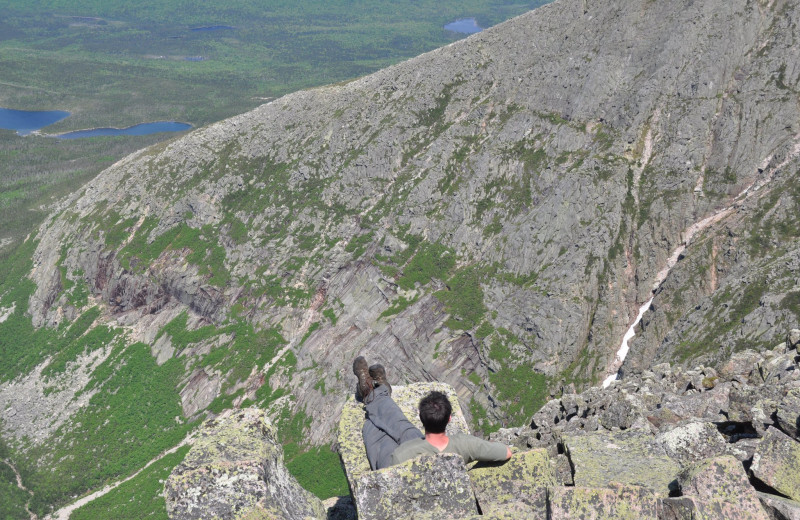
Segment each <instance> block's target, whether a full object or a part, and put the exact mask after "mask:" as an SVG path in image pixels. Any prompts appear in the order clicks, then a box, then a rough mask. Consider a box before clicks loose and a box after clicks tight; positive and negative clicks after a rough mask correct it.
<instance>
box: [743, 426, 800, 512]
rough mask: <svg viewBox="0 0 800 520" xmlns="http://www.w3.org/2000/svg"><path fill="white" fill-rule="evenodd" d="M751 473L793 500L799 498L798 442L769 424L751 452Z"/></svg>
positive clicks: (799, 443)
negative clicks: (752, 452)
mask: <svg viewBox="0 0 800 520" xmlns="http://www.w3.org/2000/svg"><path fill="white" fill-rule="evenodd" d="M750 470H751V471H752V472H753V475H755V477H756V478H757V479H759V480H760V481H762V482H764V483H765V484H767V485H768V486H770V487H771V488H773V489H775V490H777V491H779V492H780V493H783V494H784V495H786V496H787V497H789V498H791V499H792V500H800V442H798V441H796V440H794V439H792V438H791V437H789V436H788V435H786V434H785V433H783V432H782V431H780V430H778V429H777V428H768V429H767V431H766V434H765V435H764V438H763V439H761V442H760V443H759V445H758V448H756V453H755V455H753V464H752V466H751V467H750Z"/></svg>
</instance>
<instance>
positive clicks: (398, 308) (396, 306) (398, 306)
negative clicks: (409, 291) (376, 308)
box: [381, 294, 419, 318]
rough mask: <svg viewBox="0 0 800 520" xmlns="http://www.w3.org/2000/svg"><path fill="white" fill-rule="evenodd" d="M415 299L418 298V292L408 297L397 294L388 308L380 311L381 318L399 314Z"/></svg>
mask: <svg viewBox="0 0 800 520" xmlns="http://www.w3.org/2000/svg"><path fill="white" fill-rule="evenodd" d="M417 300H419V294H416V295H414V297H413V298H410V299H407V298H406V297H405V296H398V298H397V299H396V300H395V301H393V302H392V304H391V305H390V306H389V308H388V309H386V310H385V311H383V312H382V313H381V318H386V317H387V316H394V315H395V314H400V313H401V312H403V311H404V310H406V309H407V308H408V307H409V306H411V305H413V304H414V303H416V302H417Z"/></svg>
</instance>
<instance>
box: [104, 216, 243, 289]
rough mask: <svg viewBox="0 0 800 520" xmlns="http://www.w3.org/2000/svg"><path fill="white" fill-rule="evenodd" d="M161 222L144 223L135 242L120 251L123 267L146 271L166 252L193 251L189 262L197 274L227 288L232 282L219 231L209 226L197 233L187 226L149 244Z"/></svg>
mask: <svg viewBox="0 0 800 520" xmlns="http://www.w3.org/2000/svg"><path fill="white" fill-rule="evenodd" d="M157 224H158V220H157V219H156V218H154V217H148V218H147V219H145V221H144V223H143V224H142V226H141V228H140V229H139V231H138V232H137V233H136V235H135V236H134V238H133V239H132V240H131V241H130V242H129V243H128V245H126V246H125V247H124V248H123V249H122V251H120V256H119V258H120V264H122V266H123V267H125V268H126V269H129V270H135V269H136V267H137V266H142V267H141V269H146V268H147V267H148V266H150V264H151V263H152V262H153V260H155V259H156V258H158V257H159V256H160V255H161V254H162V253H163V252H164V251H167V250H181V249H190V250H191V252H190V253H189V254H188V255H186V260H187V261H188V262H189V263H190V264H193V265H195V266H197V267H198V273H199V274H200V275H201V276H202V275H208V276H209V279H208V283H210V284H212V285H218V286H224V285H225V284H226V283H227V282H228V280H229V279H230V273H229V272H228V270H227V268H226V267H225V250H224V249H223V248H222V246H220V245H219V244H218V243H217V242H216V240H215V236H216V231H215V230H214V228H213V227H211V226H210V225H205V226H203V227H202V228H200V229H195V228H193V227H190V226H188V225H187V224H185V223H180V224H178V225H177V226H174V227H172V228H171V229H169V230H167V231H165V232H164V233H162V234H161V235H159V236H158V237H156V238H155V239H154V240H153V241H152V242H151V243H148V236H149V234H150V232H151V231H152V230H153V229H154V228H155V227H156V225H157Z"/></svg>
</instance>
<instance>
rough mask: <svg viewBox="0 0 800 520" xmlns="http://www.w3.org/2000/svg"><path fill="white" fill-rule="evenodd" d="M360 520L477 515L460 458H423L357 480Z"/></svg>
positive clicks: (465, 471) (370, 473)
mask: <svg viewBox="0 0 800 520" xmlns="http://www.w3.org/2000/svg"><path fill="white" fill-rule="evenodd" d="M359 490H360V492H359V494H358V495H357V496H356V497H355V499H356V509H357V510H358V518H359V519H360V520H385V519H387V518H391V519H393V520H404V519H407V520H418V519H424V518H430V519H445V518H452V519H462V518H465V517H468V516H470V515H474V514H477V513H478V510H477V507H476V505H475V495H474V493H473V491H472V483H471V482H470V479H469V476H468V475H467V468H466V466H465V465H464V459H462V458H461V456H460V455H455V454H441V455H426V456H422V457H417V458H415V459H411V460H408V461H406V462H403V463H402V464H397V465H395V466H392V467H389V468H385V469H382V470H378V471H371V472H369V473H367V474H365V475H362V476H361V478H360V479H359Z"/></svg>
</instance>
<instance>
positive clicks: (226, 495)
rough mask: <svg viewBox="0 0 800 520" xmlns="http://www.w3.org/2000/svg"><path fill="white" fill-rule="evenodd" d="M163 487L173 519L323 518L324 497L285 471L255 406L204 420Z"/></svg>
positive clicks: (270, 429)
mask: <svg viewBox="0 0 800 520" xmlns="http://www.w3.org/2000/svg"><path fill="white" fill-rule="evenodd" d="M164 487H165V490H164V496H165V498H166V502H167V514H168V515H169V517H170V519H171V520H189V519H198V520H200V519H203V520H205V519H209V518H219V519H231V520H244V519H247V520H261V519H267V518H269V519H271V520H276V519H277V520H309V519H322V518H325V511H324V508H323V506H322V502H320V500H319V499H318V498H316V497H315V496H313V495H312V494H311V493H309V492H308V491H306V490H305V489H303V488H302V487H301V486H300V485H299V484H298V483H297V481H296V480H295V479H294V477H293V476H291V475H290V474H289V472H288V471H287V469H286V467H285V466H284V464H283V448H282V446H281V445H280V444H279V443H278V441H277V438H276V433H275V428H274V427H273V426H272V425H271V424H270V422H269V419H268V418H267V416H266V414H265V413H264V411H263V410H259V409H257V408H247V409H244V410H237V411H233V412H232V413H227V414H223V415H221V416H219V417H217V418H215V419H212V420H209V421H208V422H206V423H205V424H204V425H203V426H202V427H201V429H200V432H199V433H198V436H197V439H196V441H195V442H194V445H193V446H192V448H191V450H189V453H187V454H186V457H185V459H184V460H183V462H181V464H179V465H178V466H177V467H176V468H175V469H174V470H173V471H172V473H171V474H170V476H169V479H168V480H167V482H166V484H165V486H164Z"/></svg>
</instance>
